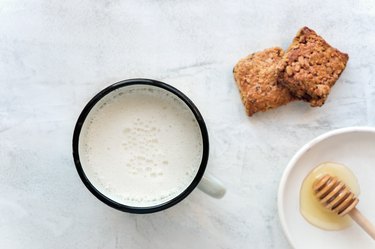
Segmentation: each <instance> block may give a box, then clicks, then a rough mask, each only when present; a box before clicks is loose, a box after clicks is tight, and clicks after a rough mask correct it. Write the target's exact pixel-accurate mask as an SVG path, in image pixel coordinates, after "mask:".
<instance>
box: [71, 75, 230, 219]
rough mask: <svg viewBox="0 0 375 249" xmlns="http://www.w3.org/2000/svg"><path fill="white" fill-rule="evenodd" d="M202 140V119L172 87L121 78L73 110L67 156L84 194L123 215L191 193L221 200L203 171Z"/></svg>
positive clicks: (205, 147)
mask: <svg viewBox="0 0 375 249" xmlns="http://www.w3.org/2000/svg"><path fill="white" fill-rule="evenodd" d="M208 156H209V138H208V133H207V128H206V124H205V122H204V120H203V117H202V115H201V114H200V112H199V111H198V109H197V107H196V106H195V105H194V104H193V102H192V101H191V100H190V99H189V98H188V97H186V96H185V95H184V94H183V93H182V92H180V91H179V90H177V89H176V88H174V87H172V86H170V85H168V84H166V83H163V82H160V81H156V80H151V79H129V80H124V81H121V82H118V83H115V84H113V85H110V86H109V87H107V88H105V89H104V90H102V91H100V92H99V93H98V94H97V95H96V96H94V97H93V98H92V99H91V100H90V101H89V102H88V104H87V105H86V106H85V108H84V109H83V111H82V112H81V114H80V116H79V118H78V120H77V123H76V126H75V129H74V134H73V158H74V163H75V166H76V169H77V172H78V174H79V176H80V178H81V180H82V182H83V183H84V185H85V186H86V187H87V188H88V190H89V191H90V192H91V193H92V194H93V195H94V196H96V197H97V198H98V199H99V200H101V201H102V202H104V203H105V204H107V205H109V206H111V207H113V208H116V209H118V210H121V211H125V212H129V213H139V214H143V213H152V212H157V211H161V210H164V209H167V208H169V207H171V206H173V205H175V204H177V203H178V202H180V201H182V200H183V199H184V198H185V197H186V196H188V195H189V194H190V193H191V192H192V191H193V190H194V189H195V188H196V187H198V188H199V189H200V190H202V191H203V192H205V193H206V194H208V195H210V196H212V197H215V198H221V197H223V196H224V194H225V188H224V187H223V185H222V184H221V182H220V181H219V180H218V179H216V178H215V177H213V176H212V175H209V174H207V173H205V169H206V166H207V160H208Z"/></svg>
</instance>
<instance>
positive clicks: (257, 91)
mask: <svg viewBox="0 0 375 249" xmlns="http://www.w3.org/2000/svg"><path fill="white" fill-rule="evenodd" d="M283 55H284V51H283V50H282V49H281V48H278V47H274V48H269V49H266V50H263V51H260V52H257V53H253V54H250V55H249V56H247V57H246V58H243V59H241V60H240V61H239V62H238V63H237V64H236V66H235V67H234V69H233V74H234V78H235V80H236V83H237V86H238V88H239V91H240V95H241V99H242V102H243V104H244V106H245V109H246V113H247V114H248V115H249V116H252V115H253V114H254V113H256V112H260V111H263V112H264V111H267V110H269V109H271V108H276V107H278V106H281V105H285V104H287V103H289V102H290V101H292V100H293V99H294V98H293V97H292V95H291V94H290V93H289V90H288V89H287V88H285V87H283V86H280V85H278V84H277V72H278V71H277V65H278V63H279V62H280V61H281V58H282V56H283Z"/></svg>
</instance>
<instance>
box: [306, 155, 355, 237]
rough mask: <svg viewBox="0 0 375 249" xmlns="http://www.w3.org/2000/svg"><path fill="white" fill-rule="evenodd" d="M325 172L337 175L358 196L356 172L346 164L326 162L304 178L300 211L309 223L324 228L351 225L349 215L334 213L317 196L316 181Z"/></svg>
mask: <svg viewBox="0 0 375 249" xmlns="http://www.w3.org/2000/svg"><path fill="white" fill-rule="evenodd" d="M324 174H329V175H331V176H336V177H337V178H338V179H340V180H341V181H342V182H343V183H345V184H346V185H347V186H348V187H349V188H350V190H351V191H352V192H353V193H354V194H355V195H356V196H357V197H358V195H359V186H358V182H357V178H356V177H355V176H354V174H353V173H352V172H351V171H350V170H349V169H348V168H347V167H345V166H344V165H341V164H338V163H333V162H325V163H322V164H319V165H318V166H316V167H315V168H314V169H313V170H312V171H311V172H310V173H309V174H308V175H307V176H306V178H305V179H304V181H303V183H302V187H301V192H300V212H301V214H302V216H303V217H304V218H305V219H306V220H307V221H308V222H309V223H311V224H312V225H314V226H316V227H319V228H321V229H324V230H340V229H344V228H346V227H349V226H350V225H351V224H352V220H351V218H350V217H349V216H348V215H345V216H343V217H341V216H338V215H337V214H335V213H332V212H331V211H330V210H328V209H327V208H325V207H324V206H323V205H322V204H321V203H320V202H319V200H318V198H317V197H316V196H315V193H314V190H313V184H314V181H315V180H317V179H318V178H319V177H321V176H323V175H324Z"/></svg>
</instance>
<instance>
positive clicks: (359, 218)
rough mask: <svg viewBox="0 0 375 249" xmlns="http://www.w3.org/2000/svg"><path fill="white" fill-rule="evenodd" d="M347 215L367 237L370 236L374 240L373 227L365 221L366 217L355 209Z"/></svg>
mask: <svg viewBox="0 0 375 249" xmlns="http://www.w3.org/2000/svg"><path fill="white" fill-rule="evenodd" d="M349 215H350V217H352V219H353V220H354V221H355V222H357V224H358V225H359V226H360V227H362V228H363V230H365V231H366V233H367V234H368V235H370V236H371V238H372V239H373V240H375V226H374V225H373V224H371V222H370V221H369V220H368V219H366V217H365V216H363V214H362V213H361V212H360V211H359V210H358V209H357V208H354V209H353V210H352V211H350V213H349Z"/></svg>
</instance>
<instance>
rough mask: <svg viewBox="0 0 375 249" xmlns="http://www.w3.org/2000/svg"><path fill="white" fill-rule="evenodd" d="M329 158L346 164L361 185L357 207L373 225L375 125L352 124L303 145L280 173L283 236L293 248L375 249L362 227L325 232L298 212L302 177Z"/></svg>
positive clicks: (374, 216) (374, 213)
mask: <svg viewBox="0 0 375 249" xmlns="http://www.w3.org/2000/svg"><path fill="white" fill-rule="evenodd" d="M326 161H332V162H337V163H341V164H344V165H346V166H347V167H349V168H350V169H351V170H352V171H353V173H354V174H355V175H356V176H357V178H358V182H359V185H360V188H361V194H360V195H359V200H360V201H359V204H358V206H357V208H358V209H359V210H360V211H361V212H362V213H363V214H364V215H365V216H366V217H367V218H368V219H369V220H370V221H372V223H373V224H375V128H369V127H352V128H344V129H339V130H334V131H331V132H328V133H326V134H323V135H321V136H319V137H317V138H315V139H314V140H312V141H311V142H309V143H307V144H306V145H305V146H303V147H302V148H301V149H300V150H299V151H298V152H297V153H296V154H295V155H294V157H293V158H292V160H291V161H290V162H289V164H288V166H287V167H286V169H285V171H284V174H283V176H282V179H281V182H280V187H279V193H278V209H279V216H280V220H281V224H282V226H283V229H284V232H285V234H286V237H287V238H288V240H289V242H290V244H291V245H292V246H293V247H294V248H301V249H302V248H303V249H308V248H314V249H315V248H319V249H322V248H330V249H334V248H340V249H346V248H361V249H367V248H375V242H374V241H373V240H372V239H371V237H370V236H368V235H367V234H366V233H365V232H364V231H362V230H361V228H360V227H359V226H358V225H357V224H355V223H353V225H352V226H351V227H349V228H347V229H345V230H340V231H324V230H321V229H319V228H316V227H314V226H312V225H311V224H310V223H308V222H307V221H306V220H305V219H304V218H303V217H302V215H301V214H300V212H299V191H300V187H301V184H302V181H303V179H304V178H305V176H306V175H307V174H308V173H309V172H310V170H311V169H313V168H314V167H315V166H316V165H318V164H320V163H322V162H326Z"/></svg>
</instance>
